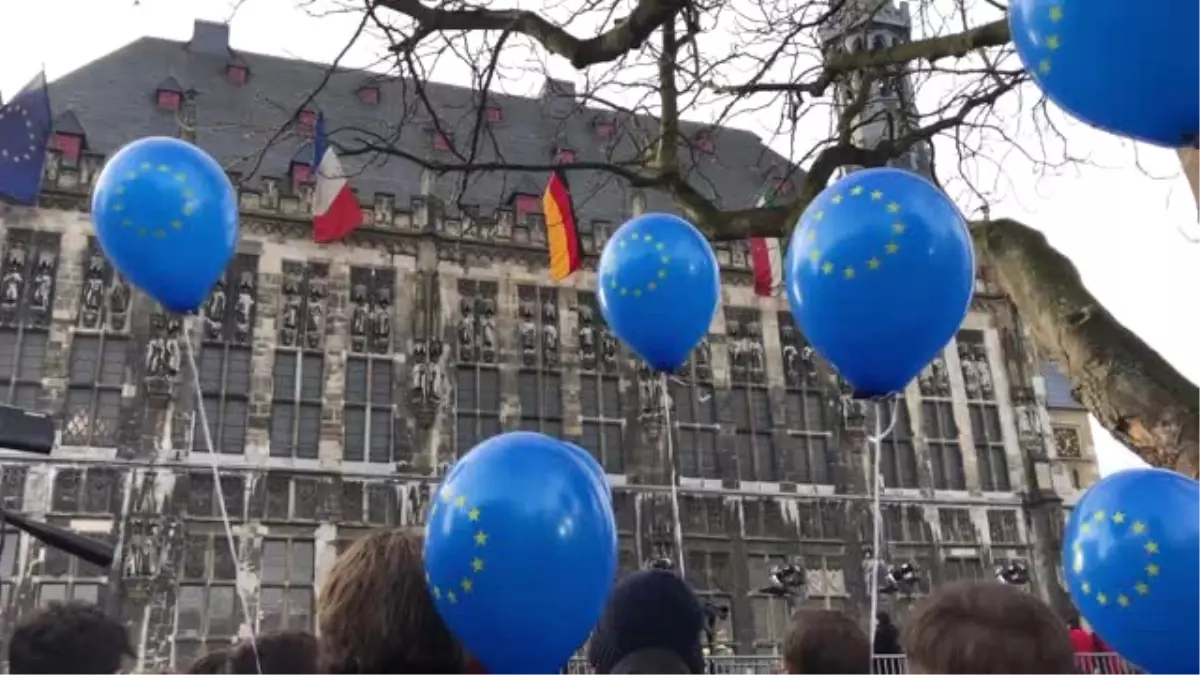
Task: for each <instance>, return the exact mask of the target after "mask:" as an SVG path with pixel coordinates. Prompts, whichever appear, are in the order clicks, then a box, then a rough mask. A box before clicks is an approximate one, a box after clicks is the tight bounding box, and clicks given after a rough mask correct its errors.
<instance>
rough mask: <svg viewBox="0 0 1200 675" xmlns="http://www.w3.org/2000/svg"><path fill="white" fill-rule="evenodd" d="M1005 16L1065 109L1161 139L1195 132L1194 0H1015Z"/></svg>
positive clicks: (1037, 77)
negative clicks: (1144, 0) (1135, 0)
mask: <svg viewBox="0 0 1200 675" xmlns="http://www.w3.org/2000/svg"><path fill="white" fill-rule="evenodd" d="M1008 22H1009V28H1010V32H1011V33H1012V39H1013V43H1014V44H1015V45H1016V48H1017V53H1018V54H1019V55H1020V57H1021V62H1022V63H1023V64H1024V65H1025V69H1026V70H1027V71H1029V73H1030V75H1032V76H1033V79H1034V81H1035V82H1037V84H1038V86H1039V87H1041V88H1042V91H1044V92H1045V93H1046V96H1048V97H1049V98H1050V99H1051V100H1052V101H1054V102H1055V103H1057V104H1058V105H1059V106H1060V107H1062V108H1063V109H1064V110H1066V111H1067V112H1069V113H1071V114H1072V115H1074V116H1075V117H1078V118H1079V119H1081V120H1083V121H1084V122H1087V123H1088V124H1091V125H1092V126H1095V127H1098V128H1100V129H1104V130H1105V131H1108V132H1111V133H1115V134H1120V135H1122V136H1128V137H1130V138H1133V139H1136V140H1139V141H1145V142H1147V143H1153V144H1155V145H1161V146H1166V147H1180V146H1184V145H1190V144H1191V143H1194V142H1195V140H1196V135H1197V133H1198V132H1200V109H1198V108H1197V106H1196V101H1197V100H1200V59H1197V58H1196V54H1197V53H1200V31H1198V30H1197V29H1196V26H1197V25H1200V3H1197V2H1196V0H1154V1H1153V2H1131V1H1128V0H1013V2H1011V3H1010V4H1009V6H1008Z"/></svg>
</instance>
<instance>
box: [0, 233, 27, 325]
mask: <svg viewBox="0 0 1200 675" xmlns="http://www.w3.org/2000/svg"><path fill="white" fill-rule="evenodd" d="M28 255H29V254H28V253H26V252H25V247H24V246H23V245H22V244H21V243H20V242H16V243H13V244H12V246H11V248H9V250H8V257H7V260H6V261H5V264H6V267H7V268H8V269H6V270H5V272H4V278H3V279H0V309H3V310H4V312H5V314H6V315H7V317H6V318H9V319H11V318H12V316H13V315H14V314H16V311H17V308H18V307H19V306H20V304H21V294H22V293H23V292H24V290H25V277H24V274H23V273H24V271H25V261H26V258H27V257H28Z"/></svg>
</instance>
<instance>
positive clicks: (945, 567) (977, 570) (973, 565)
mask: <svg viewBox="0 0 1200 675" xmlns="http://www.w3.org/2000/svg"><path fill="white" fill-rule="evenodd" d="M985 576H986V574H985V572H984V569H983V560H981V559H979V558H946V559H945V560H943V561H942V574H941V581H942V582H943V583H949V582H951V581H959V580H971V581H978V580H980V579H983V578H984V577H985Z"/></svg>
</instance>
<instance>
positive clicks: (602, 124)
mask: <svg viewBox="0 0 1200 675" xmlns="http://www.w3.org/2000/svg"><path fill="white" fill-rule="evenodd" d="M594 126H595V127H596V136H597V137H598V138H600V139H601V140H605V141H607V140H611V139H612V138H613V137H614V136H616V135H617V123H616V122H614V121H612V120H611V119H607V118H600V119H597V120H596V122H595V124H594Z"/></svg>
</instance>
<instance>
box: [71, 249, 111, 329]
mask: <svg viewBox="0 0 1200 675" xmlns="http://www.w3.org/2000/svg"><path fill="white" fill-rule="evenodd" d="M107 271H108V265H107V264H105V261H104V256H103V255H101V254H100V252H99V251H93V252H92V254H91V255H90V256H88V261H87V267H86V269H85V271H84V276H83V285H82V287H81V288H80V290H79V316H78V318H77V321H78V323H79V325H80V326H81V327H83V328H90V329H96V328H99V327H100V326H101V324H102V321H103V319H104V277H105V276H106V274H105V273H106V272H107Z"/></svg>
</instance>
